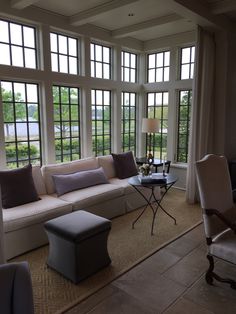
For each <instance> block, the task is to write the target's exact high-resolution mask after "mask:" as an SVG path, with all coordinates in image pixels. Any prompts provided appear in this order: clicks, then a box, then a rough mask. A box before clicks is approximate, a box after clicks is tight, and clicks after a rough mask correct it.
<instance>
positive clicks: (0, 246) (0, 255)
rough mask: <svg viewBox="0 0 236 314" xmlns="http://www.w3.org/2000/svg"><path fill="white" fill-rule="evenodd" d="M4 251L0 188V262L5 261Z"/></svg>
mask: <svg viewBox="0 0 236 314" xmlns="http://www.w3.org/2000/svg"><path fill="white" fill-rule="evenodd" d="M5 262H6V260H5V252H4V230H3V218H2V201H1V190H0V264H3V263H5Z"/></svg>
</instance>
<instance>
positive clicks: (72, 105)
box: [53, 86, 79, 137]
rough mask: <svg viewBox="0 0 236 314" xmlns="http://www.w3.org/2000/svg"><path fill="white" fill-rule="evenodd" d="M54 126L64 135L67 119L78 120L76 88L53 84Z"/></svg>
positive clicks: (67, 123) (67, 125)
mask: <svg viewBox="0 0 236 314" xmlns="http://www.w3.org/2000/svg"><path fill="white" fill-rule="evenodd" d="M53 102H54V121H55V122H60V123H58V124H57V123H55V128H56V129H57V130H58V131H60V132H61V134H62V137H64V136H65V135H66V132H67V131H68V130H69V127H70V124H69V122H68V121H75V122H77V121H78V120H79V106H78V92H77V89H76V88H68V87H60V88H59V87H58V86H53Z"/></svg>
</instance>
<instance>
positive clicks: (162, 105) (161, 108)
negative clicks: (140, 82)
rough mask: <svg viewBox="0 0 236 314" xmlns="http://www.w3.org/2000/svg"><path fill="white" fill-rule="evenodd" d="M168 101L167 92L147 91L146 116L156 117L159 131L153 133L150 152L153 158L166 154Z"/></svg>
mask: <svg viewBox="0 0 236 314" xmlns="http://www.w3.org/2000/svg"><path fill="white" fill-rule="evenodd" d="M168 103H169V93H168V92H158V93H148V106H147V117H148V118H157V119H159V121H160V129H159V133H157V134H155V135H154V139H153V143H152V150H153V151H152V153H153V155H154V158H160V159H162V158H163V157H165V156H166V149H167V133H168Z"/></svg>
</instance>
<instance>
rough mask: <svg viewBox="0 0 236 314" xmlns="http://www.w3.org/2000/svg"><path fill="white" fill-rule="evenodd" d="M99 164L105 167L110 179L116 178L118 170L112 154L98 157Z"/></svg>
mask: <svg viewBox="0 0 236 314" xmlns="http://www.w3.org/2000/svg"><path fill="white" fill-rule="evenodd" d="M97 159H98V164H99V166H100V167H102V168H103V170H104V172H105V174H106V176H107V178H108V179H111V178H114V177H115V176H116V171H115V167H114V161H113V158H112V156H111V155H107V156H99V157H97Z"/></svg>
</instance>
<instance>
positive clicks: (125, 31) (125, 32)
mask: <svg viewBox="0 0 236 314" xmlns="http://www.w3.org/2000/svg"><path fill="white" fill-rule="evenodd" d="M181 19H183V18H182V17H181V16H179V15H177V14H175V13H173V14H170V15H166V16H161V17H157V18H154V19H151V20H147V21H144V22H141V23H137V24H133V25H130V26H126V27H122V28H119V29H116V30H114V31H112V36H113V37H114V38H122V37H127V36H129V35H131V34H132V33H135V32H137V31H140V30H144V29H148V28H151V27H155V26H158V25H163V24H167V23H171V22H175V21H178V20H181Z"/></svg>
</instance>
